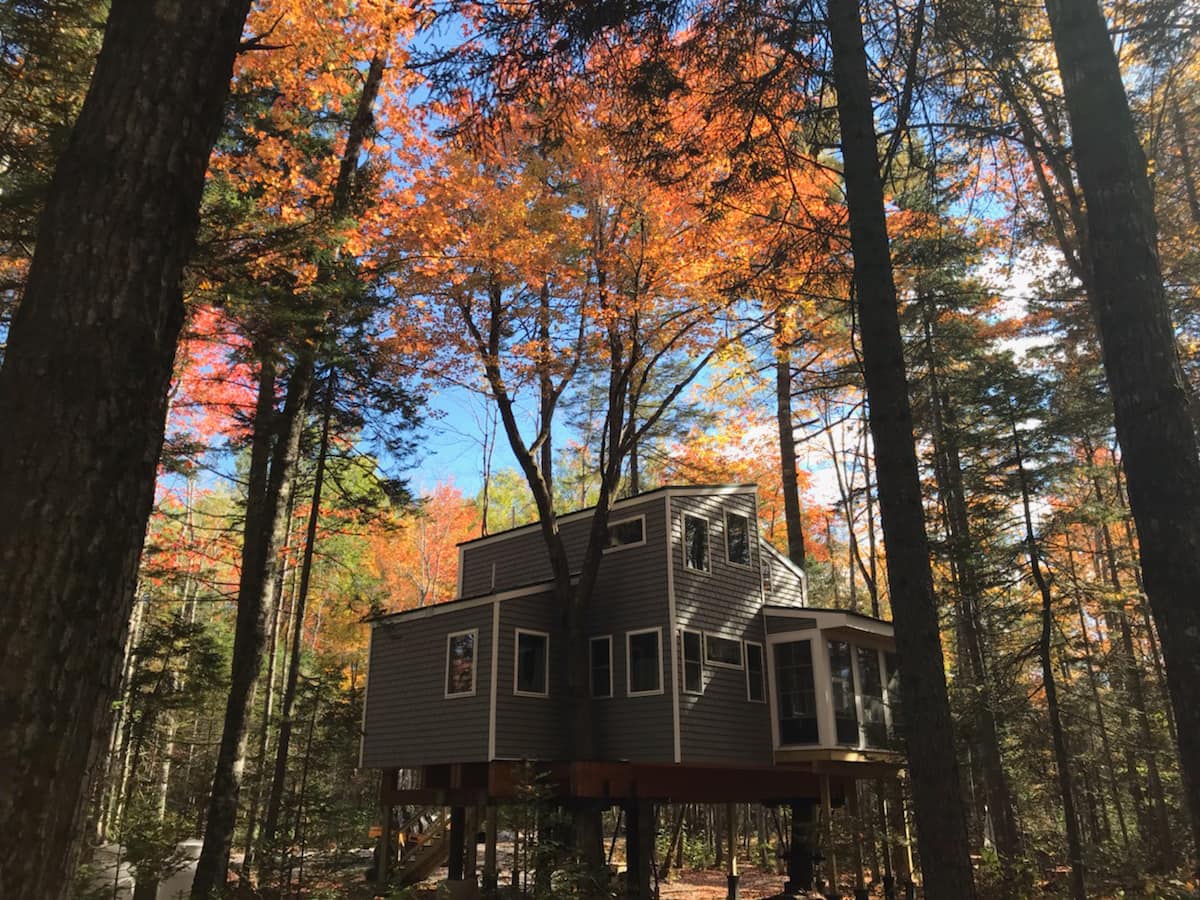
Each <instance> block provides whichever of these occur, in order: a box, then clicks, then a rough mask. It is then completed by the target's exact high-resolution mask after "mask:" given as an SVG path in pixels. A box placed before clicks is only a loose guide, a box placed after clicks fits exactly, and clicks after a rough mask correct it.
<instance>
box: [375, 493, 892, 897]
mask: <svg viewBox="0 0 1200 900" xmlns="http://www.w3.org/2000/svg"><path fill="white" fill-rule="evenodd" d="M591 518H592V513H591V510H582V511H579V512H576V513H571V514H568V515H564V516H562V517H560V519H559V523H560V528H561V531H562V534H563V538H564V540H565V543H566V545H567V548H568V551H569V553H570V555H571V557H572V565H573V567H574V566H578V564H579V563H580V562H581V561H582V557H583V553H584V549H585V544H586V541H587V540H588V534H589V530H590V526H591ZM806 601H807V590H806V579H805V574H804V572H803V570H802V569H800V568H799V567H797V566H796V565H794V564H793V563H792V562H790V561H789V560H788V559H787V558H786V557H784V556H783V555H781V554H780V553H779V552H778V551H777V550H775V549H774V548H773V547H772V546H771V545H770V544H768V543H767V542H766V541H765V540H764V539H763V538H762V537H761V536H760V535H759V533H758V515H757V507H756V491H755V488H754V486H753V485H734V486H703V487H699V486H692V487H668V488H661V489H659V490H655V491H650V492H648V493H644V494H640V495H638V496H635V497H631V498H629V499H625V500H621V501H619V502H617V503H616V504H615V505H614V507H613V509H612V512H611V515H610V518H609V524H608V532H607V546H606V548H605V550H604V554H603V558H602V562H601V565H600V569H599V574H598V576H597V581H596V586H595V591H594V594H593V597H592V600H591V602H590V603H589V605H588V609H587V612H586V621H585V628H586V653H587V661H588V673H589V684H588V695H589V696H588V700H587V704H588V714H589V716H590V721H591V724H592V732H593V753H592V755H591V756H590V758H588V759H573V758H572V754H571V737H572V735H571V729H570V723H571V721H572V715H573V710H572V708H571V705H570V702H569V699H568V691H567V687H566V680H565V679H566V671H567V665H566V660H567V654H568V652H569V648H568V646H567V638H566V634H565V629H564V617H563V615H562V612H561V609H560V605H559V604H558V603H556V601H555V598H554V592H553V585H552V582H551V570H550V564H549V561H548V557H547V553H546V550H545V547H544V544H543V538H542V534H541V531H540V529H539V527H538V526H537V525H528V526H525V527H521V528H515V529H513V530H510V531H505V532H502V533H499V534H494V535H489V536H487V537H483V538H479V539H477V540H473V541H469V542H467V543H464V544H462V545H460V547H459V576H458V597H457V599H455V600H453V601H451V602H448V603H444V604H439V605H436V606H431V607H426V608H423V609H416V610H410V611H406V612H401V613H396V614H393V615H388V616H381V617H378V618H376V619H374V620H372V621H371V649H370V668H369V675H368V685H367V695H366V701H365V709H364V723H363V736H362V747H361V754H362V759H361V762H362V765H363V766H364V767H366V768H374V769H380V770H382V772H383V779H382V792H381V802H382V805H383V806H384V807H385V808H388V809H390V808H391V807H393V806H396V805H400V804H430V805H435V806H442V807H450V808H451V810H452V815H451V817H450V820H449V825H450V828H449V831H450V838H449V840H448V841H442V842H441V844H443V845H444V844H446V843H448V844H449V848H448V851H447V852H448V853H449V857H450V863H451V865H450V875H451V880H452V881H453V882H458V881H463V880H465V879H464V878H463V874H464V872H463V862H462V858H463V852H464V851H463V847H462V843H463V841H462V837H461V835H462V833H463V826H462V823H461V822H460V823H459V826H458V827H457V829H456V828H455V825H454V823H455V816H456V815H458V816H459V818H462V815H465V810H466V809H468V808H469V809H477V808H480V807H483V808H487V807H489V806H490V805H494V804H495V803H503V802H510V801H512V800H513V799H514V798H515V797H516V796H517V794H518V792H519V789H520V786H521V782H522V779H527V778H528V772H529V771H530V767H532V768H533V769H534V770H535V771H537V772H539V773H540V777H541V778H543V779H545V780H547V781H548V783H549V784H550V785H551V787H552V788H553V790H554V792H555V795H556V796H557V797H559V798H561V799H563V800H567V801H569V800H572V799H590V800H595V801H600V802H602V803H606V804H621V805H622V806H624V807H625V810H626V816H627V832H628V833H627V843H629V842H630V839H631V838H633V837H634V834H635V832H636V831H637V830H638V826H639V824H640V823H639V822H638V815H639V808H644V806H645V804H647V803H653V802H674V803H686V802H703V803H744V802H763V803H767V804H780V803H785V804H791V807H792V811H793V817H792V822H793V831H794V834H793V836H792V841H791V847H792V850H791V855H790V857H789V876H790V886H791V888H793V889H800V888H802V887H808V886H809V885H810V884H811V881H812V874H811V873H812V854H811V851H810V849H806V848H811V846H812V843H813V836H812V835H811V834H810V833H808V832H809V831H810V830H811V827H812V822H813V813H814V810H815V807H816V805H817V804H818V803H820V804H824V806H825V807H826V808H827V809H828V808H829V807H830V806H831V805H838V804H840V803H841V802H843V800H844V799H845V798H847V796H848V795H849V796H851V798H852V795H853V792H852V791H850V792H848V791H847V787H848V786H851V785H852V784H853V780H854V779H856V778H884V777H891V776H894V775H895V774H896V772H897V769H898V768H899V766H900V764H901V757H900V755H899V753H898V752H897V750H896V749H895V748H896V744H895V741H894V738H893V735H894V731H895V728H896V726H897V724H898V721H899V717H900V707H899V703H898V691H897V681H896V679H897V666H896V658H895V654H894V644H893V636H892V626H891V624H890V623H888V622H885V621H882V620H879V619H874V618H871V617H868V616H863V615H858V614H855V613H850V612H846V611H844V610H832V609H814V608H812V607H809V606H808V605H807V602H806ZM401 785H403V787H402V786H401ZM642 815H643V816H644V813H643V814H642ZM385 821H388V822H391V816H390V814H389V816H387V817H386V819H385ZM464 821H465V819H464ZM641 830H642V831H648V830H649V829H647V828H642V829H641ZM456 831H457V834H455V832H456ZM491 833H492V832H489V834H491ZM456 842H457V844H456ZM389 856H390V854H382V855H381V858H382V859H383V860H384V863H385V865H386V862H387V858H388V857H389ZM432 856H433V854H427V857H432ZM637 856H638V848H637V847H635V846H632V845H631V846H630V847H629V857H630V858H629V867H630V870H631V871H633V870H634V868H635V866H636V865H641V864H643V861H642V860H641V859H639V858H637ZM489 858H491V859H492V868H491V871H489V870H488V863H487V862H486V861H485V865H484V883H485V885H488V884H494V883H495V876H496V873H495V869H494V852H493V853H489ZM731 874H732V875H733V876H736V873H731ZM731 885H732V887H731V894H732V893H736V891H735V887H736V877H733V880H732V881H731ZM633 890H636V889H633Z"/></svg>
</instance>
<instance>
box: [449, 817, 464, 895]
mask: <svg viewBox="0 0 1200 900" xmlns="http://www.w3.org/2000/svg"><path fill="white" fill-rule="evenodd" d="M466 817H467V810H466V807H463V806H452V807H450V860H449V862H448V863H447V878H448V880H450V881H462V880H463V839H464V837H465V831H466V828H465V826H466Z"/></svg>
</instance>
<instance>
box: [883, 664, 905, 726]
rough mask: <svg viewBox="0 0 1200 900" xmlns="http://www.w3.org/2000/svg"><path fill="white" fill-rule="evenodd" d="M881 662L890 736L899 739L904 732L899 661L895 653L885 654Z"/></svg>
mask: <svg viewBox="0 0 1200 900" xmlns="http://www.w3.org/2000/svg"><path fill="white" fill-rule="evenodd" d="M883 661H884V664H885V665H886V666H887V693H888V709H889V710H890V711H891V713H892V736H893V737H900V736H901V734H903V732H904V711H903V707H902V706H901V704H900V660H899V659H898V658H897V657H896V654H895V653H886V654H884V658H883Z"/></svg>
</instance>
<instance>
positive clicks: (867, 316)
mask: <svg viewBox="0 0 1200 900" xmlns="http://www.w3.org/2000/svg"><path fill="white" fill-rule="evenodd" d="M828 16H829V33H830V40H831V44H832V48H833V70H834V82H835V86H836V88H837V94H838V120H839V122H840V125H841V135H842V157H843V161H844V166H845V169H844V173H845V182H846V203H847V207H848V210H849V213H850V243H851V248H852V251H853V254H854V287H855V291H856V293H857V302H858V313H859V321H860V322H861V325H862V342H863V370H864V375H865V378H866V386H867V397H868V399H869V402H870V425H871V434H872V437H873V439H874V445H875V478H876V483H877V484H878V488H879V508H880V513H881V514H882V517H883V539H884V546H885V548H886V552H887V573H888V584H889V586H890V593H891V602H892V611H893V613H894V615H895V625H896V646H897V650H898V652H899V656H900V665H901V667H902V670H903V673H904V675H903V678H902V680H901V691H902V698H903V702H904V709H905V737H906V739H907V744H908V760H909V771H910V776H911V778H912V784H913V794H914V798H915V800H916V821H917V834H918V839H919V841H920V846H921V858H922V860H923V863H924V874H925V895H926V897H928V898H929V900H971V898H973V897H974V896H975V885H974V881H973V878H972V873H971V861H970V846H969V843H968V840H967V825H966V815H965V812H964V807H963V798H962V785H961V781H960V778H959V772H958V760H957V758H956V756H955V753H954V741H953V737H952V735H953V723H952V720H951V718H950V703H949V699H948V697H947V694H946V673H945V669H944V663H943V659H942V641H941V635H940V632H939V623H938V610H937V601H936V599H935V597H934V593H933V574H932V571H931V569H930V561H929V544H928V539H927V538H926V534H925V520H924V510H923V507H922V501H921V485H920V480H919V477H918V472H917V456H916V449H915V444H914V440H913V422H912V410H911V408H910V406H909V399H908V379H907V377H906V375H905V367H904V348H903V343H902V341H901V337H900V322H899V316H898V311H897V308H896V307H897V297H896V285H895V281H894V280H893V276H892V261H891V255H890V250H889V245H888V234H887V220H886V217H885V214H884V206H883V184H882V182H881V180H880V175H879V160H878V155H877V141H876V134H875V123H874V117H873V108H872V103H871V88H870V83H869V80H868V76H867V55H866V49H865V47H864V44H863V36H862V24H861V22H860V21H859V9H858V3H857V2H855V0H830V3H829V12H828Z"/></svg>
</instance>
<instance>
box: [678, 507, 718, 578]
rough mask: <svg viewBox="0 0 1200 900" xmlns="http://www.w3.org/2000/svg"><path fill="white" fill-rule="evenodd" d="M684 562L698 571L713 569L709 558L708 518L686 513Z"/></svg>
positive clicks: (684, 518)
mask: <svg viewBox="0 0 1200 900" xmlns="http://www.w3.org/2000/svg"><path fill="white" fill-rule="evenodd" d="M683 564H684V565H685V566H686V567H687V568H689V569H695V570H696V571H697V572H709V571H711V570H712V565H711V563H710V562H709V558H708V519H702V518H700V517H699V516H689V515H687V514H686V513H685V514H684V516H683Z"/></svg>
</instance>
